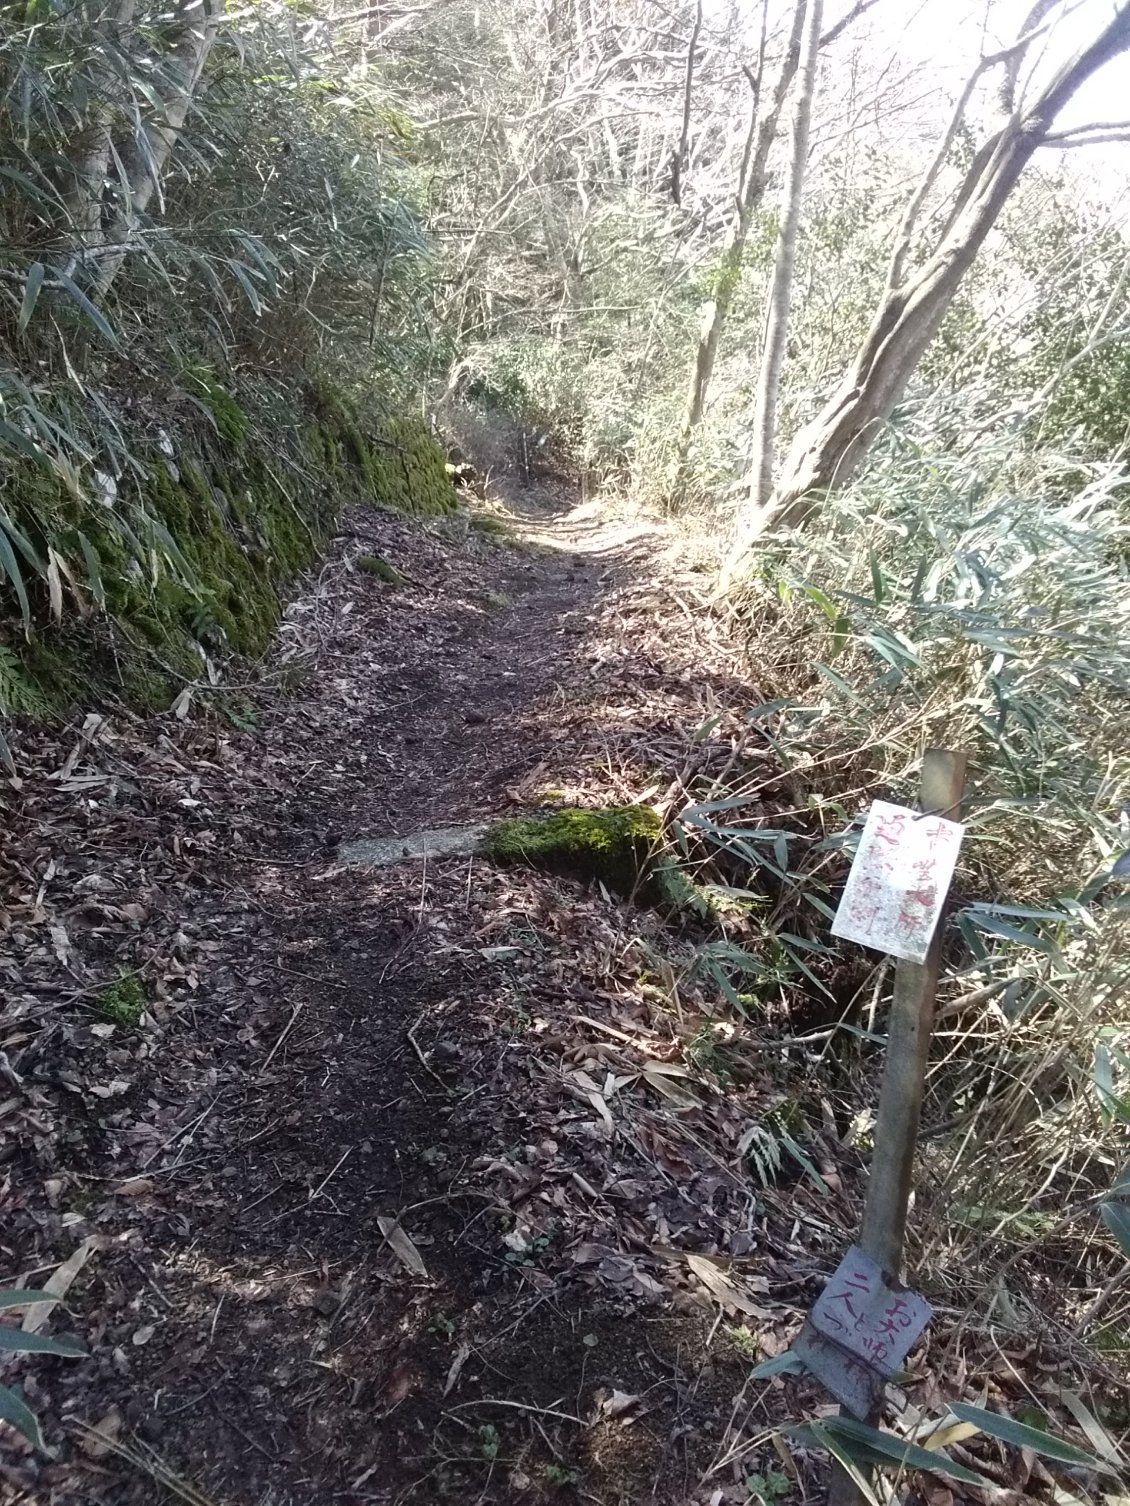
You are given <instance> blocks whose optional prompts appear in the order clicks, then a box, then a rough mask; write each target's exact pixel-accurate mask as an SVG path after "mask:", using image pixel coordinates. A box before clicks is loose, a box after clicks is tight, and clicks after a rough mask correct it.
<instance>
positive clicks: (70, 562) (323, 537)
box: [0, 362, 456, 716]
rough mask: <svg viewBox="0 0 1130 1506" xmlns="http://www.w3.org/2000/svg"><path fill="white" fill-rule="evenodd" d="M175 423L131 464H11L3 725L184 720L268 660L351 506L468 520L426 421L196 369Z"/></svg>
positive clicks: (1, 538) (3, 580)
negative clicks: (180, 698) (299, 576)
mask: <svg viewBox="0 0 1130 1506" xmlns="http://www.w3.org/2000/svg"><path fill="white" fill-rule="evenodd" d="M160 419H161V422H160V424H159V425H158V424H156V423H150V424H148V425H145V426H143V425H141V424H140V423H139V424H138V425H137V428H138V431H139V432H131V434H130V436H129V437H130V447H129V453H128V458H127V459H126V460H125V462H124V463H123V462H122V460H121V459H120V458H119V460H118V463H117V464H114V465H112V464H111V462H109V461H108V460H106V459H95V458H94V457H93V456H92V457H91V461H90V464H89V466H87V467H85V468H83V469H82V470H76V469H75V468H73V467H72V468H70V469H69V470H66V469H59V468H56V467H54V466H52V465H51V463H50V462H48V461H47V459H46V457H45V456H44V455H43V454H39V455H36V454H34V453H28V454H27V455H26V456H21V457H20V458H18V459H15V460H6V462H5V464H4V474H3V476H2V478H0V483H2V498H0V715H2V714H25V715H33V716H34V715H40V716H43V715H50V714H51V713H53V712H55V713H60V712H63V711H65V710H66V708H67V707H68V706H69V705H70V704H72V703H73V702H74V701H76V700H79V699H81V700H85V701H89V700H90V699H91V698H92V697H93V698H94V699H98V698H99V697H101V696H103V695H116V696H118V697H120V698H123V699H125V700H126V701H127V702H129V703H131V704H133V705H135V706H137V707H139V708H141V709H155V710H159V709H164V708H167V707H168V705H169V704H170V702H171V700H172V699H173V697H175V695H176V694H177V693H178V691H179V689H181V688H182V687H183V685H184V684H185V683H186V682H192V681H194V680H196V679H197V678H199V677H200V676H201V674H202V672H203V671H204V670H205V659H206V657H208V656H213V657H214V656H216V655H219V654H222V653H224V652H234V653H238V654H243V655H247V656H257V655H259V654H261V653H263V652H264V650H265V649H266V648H267V646H268V644H269V643H270V640H271V636H272V634H273V632H274V629H275V626H276V624H277V622H278V619H279V615H280V611H281V593H282V591H283V590H284V589H285V586H286V584H287V582H288V581H289V580H290V579H291V578H292V577H293V576H294V575H295V574H296V573H297V572H298V571H299V570H301V569H302V568H303V567H304V566H306V565H307V564H309V563H310V561H311V560H312V559H314V558H315V557H316V556H317V554H318V552H319V551H320V549H321V548H322V547H323V545H324V544H325V542H326V541H327V539H328V537H329V535H330V532H331V530H332V527H333V525H334V522H335V519H336V518H337V516H338V514H339V513H340V510H341V508H342V507H343V506H344V505H346V504H350V503H358V502H361V503H365V502H368V503H371V504H373V505H375V506H380V507H385V508H391V509H394V510H396V511H399V512H402V513H407V514H410V515H415V516H433V515H436V514H440V513H444V512H449V511H452V510H454V508H455V506H456V497H455V492H454V489H453V487H452V484H451V480H450V477H449V475H448V472H447V468H446V462H445V456H444V454H443V451H442V450H441V448H440V447H439V445H438V444H437V443H436V441H435V439H434V438H433V436H432V434H431V433H430V431H429V429H428V427H427V425H426V424H425V423H424V422H423V421H422V420H421V419H419V418H414V417H406V416H404V415H400V414H381V413H377V412H368V413H363V412H362V411H361V409H360V408H359V407H358V405H356V404H355V403H353V402H350V401H348V400H347V399H346V398H344V397H342V396H341V395H339V394H337V393H334V392H332V391H329V390H328V389H326V388H324V387H308V388H307V389H306V390H305V391H303V392H302V393H301V394H300V395H299V396H298V397H297V398H292V399H289V400H288V399H285V398H282V397H281V396H280V395H279V394H278V393H273V394H270V393H268V394H266V395H264V394H261V393H250V392H245V391H243V390H241V389H240V388H238V387H237V385H236V383H235V381H234V380H233V379H232V378H231V377H230V376H226V377H222V376H221V375H220V374H218V373H217V372H216V371H215V370H213V369H212V368H211V367H209V366H207V365H205V364H203V363H201V362H197V363H193V364H191V365H189V366H186V367H185V369H184V370H183V372H182V373H181V378H180V382H179V385H178V390H177V391H176V392H175V393H174V394H173V395H172V397H171V400H170V401H169V403H168V404H167V405H166V407H165V409H164V411H161V413H160ZM29 451H30V447H29Z"/></svg>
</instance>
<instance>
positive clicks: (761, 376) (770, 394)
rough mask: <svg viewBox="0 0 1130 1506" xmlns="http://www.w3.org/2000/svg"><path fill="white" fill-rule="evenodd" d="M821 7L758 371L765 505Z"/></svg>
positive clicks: (801, 95) (759, 475) (811, 27)
mask: <svg viewBox="0 0 1130 1506" xmlns="http://www.w3.org/2000/svg"><path fill="white" fill-rule="evenodd" d="M821 12H822V3H821V0H808V13H807V15H806V17H805V25H804V51H803V58H802V61H801V77H800V89H799V92H798V94H797V102H796V119H795V120H794V122H793V141H792V152H791V154H790V156H789V170H788V174H787V176H786V178H785V192H784V201H783V204H782V206H781V228H780V231H779V233H778V236H777V249H776V252H775V254H774V258H773V284H772V287H771V289H770V292H769V307H768V310H767V313H766V320H765V344H764V347H763V349H762V352H761V370H760V371H759V373H758V378H757V397H756V400H755V403H754V410H753V412H754V417H753V444H754V466H755V471H754V480H753V487H752V493H751V495H752V498H753V501H754V502H755V503H756V504H757V506H758V507H762V506H764V504H765V503H766V502H767V501H768V499H769V497H770V495H771V494H772V491H773V463H774V449H775V447H776V443H777V400H778V397H779V395H780V391H781V370H782V367H783V366H784V363H785V342H786V340H787V339H788V334H789V310H790V308H791V307H792V296H793V280H794V276H795V273H796V247H797V236H798V233H799V231H800V212H801V200H802V198H803V196H804V172H805V167H806V166H807V163H808V138H809V134H810V131H811V127H812V100H813V96H814V95H815V93H816V72H817V63H818V58H819V52H820V21H821Z"/></svg>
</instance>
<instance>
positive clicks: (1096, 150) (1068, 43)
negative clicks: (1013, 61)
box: [825, 0, 1130, 204]
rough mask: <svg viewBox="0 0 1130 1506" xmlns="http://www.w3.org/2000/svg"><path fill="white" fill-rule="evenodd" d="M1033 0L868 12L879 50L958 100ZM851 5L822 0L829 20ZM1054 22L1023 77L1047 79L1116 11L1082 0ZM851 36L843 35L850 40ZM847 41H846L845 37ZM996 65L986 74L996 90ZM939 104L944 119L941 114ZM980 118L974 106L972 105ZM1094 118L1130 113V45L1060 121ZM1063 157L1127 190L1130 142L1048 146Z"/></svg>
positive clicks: (1120, 118) (923, 3)
mask: <svg viewBox="0 0 1130 1506" xmlns="http://www.w3.org/2000/svg"><path fill="white" fill-rule="evenodd" d="M1031 6H1032V0H994V3H991V4H987V3H986V0H978V3H973V0H879V3H878V4H877V5H876V6H875V8H874V10H873V11H871V12H869V13H868V15H867V17H866V22H865V23H864V24H866V25H867V28H868V38H869V41H870V42H873V43H874V44H875V46H876V48H877V50H879V51H880V52H882V51H886V53H887V54H888V55H891V54H894V55H897V57H898V58H899V60H900V62H901V64H902V65H903V66H904V67H905V66H906V65H907V64H920V65H922V67H923V69H924V74H925V76H927V77H931V78H932V79H936V80H937V83H938V86H939V88H940V89H941V90H942V91H944V93H945V94H946V95H947V96H948V98H949V100H951V101H952V100H953V99H954V98H955V97H956V95H957V94H958V93H959V92H960V90H961V87H962V85H963V83H964V81H965V79H966V77H967V76H968V74H969V73H970V71H971V70H972V68H973V67H974V66H975V65H976V62H977V59H978V57H979V56H981V54H982V53H992V52H995V51H997V50H998V49H999V48H1001V47H1003V46H1007V45H1008V43H1010V42H1012V41H1014V40H1015V39H1016V37H1017V35H1018V34H1019V31H1020V28H1021V25H1022V23H1023V20H1024V17H1025V15H1026V14H1027V13H1028V12H1029V11H1030V10H1031ZM847 8H849V0H825V15H826V17H827V22H826V24H831V23H833V22H834V21H836V20H837V19H838V18H839V17H840V16H841V15H842V14H843V13H844V11H845V10H846V9H847ZM1067 9H1068V10H1069V14H1067V15H1065V16H1064V17H1063V19H1062V20H1060V21H1058V22H1057V24H1056V26H1055V28H1054V30H1053V31H1052V32H1050V33H1049V34H1048V35H1047V36H1046V37H1041V38H1040V39H1039V40H1038V41H1037V42H1036V43H1035V44H1033V47H1032V49H1031V53H1030V56H1029V57H1028V59H1027V60H1026V66H1025V69H1024V72H1023V73H1022V75H1021V78H1022V80H1023V79H1024V78H1025V77H1026V76H1028V75H1031V74H1034V77H1035V80H1036V82H1037V84H1039V83H1041V82H1042V81H1043V80H1045V79H1046V78H1047V77H1048V75H1049V73H1050V72H1052V71H1053V70H1054V69H1055V68H1057V67H1058V66H1059V65H1060V64H1061V63H1062V62H1063V61H1064V60H1065V59H1066V58H1067V57H1069V56H1071V55H1073V54H1074V53H1075V52H1076V51H1077V50H1078V48H1079V47H1080V46H1081V45H1084V44H1085V43H1086V42H1087V41H1089V40H1090V39H1091V38H1093V37H1094V36H1095V35H1096V33H1097V32H1098V31H1099V30H1100V29H1101V27H1102V26H1103V24H1104V22H1105V21H1106V20H1107V19H1108V18H1109V17H1110V16H1111V15H1112V13H1113V11H1114V9H1115V6H1114V0H1078V3H1075V4H1073V5H1071V6H1069V7H1067ZM846 40H847V39H846V38H845V41H846ZM840 45H841V46H842V45H843V44H842V43H841V44H840ZM999 77H1000V75H999V73H998V74H996V75H995V77H994V78H992V79H990V80H989V82H988V86H987V89H986V91H985V94H986V95H987V96H989V97H991V94H992V92H993V91H994V90H995V88H996V83H997V80H999ZM942 113H943V112H941V111H940V112H939V121H940V118H941V114H942ZM973 118H974V119H976V112H974V116H973ZM1095 121H1114V122H1125V121H1130V52H1128V53H1124V54H1122V55H1121V56H1120V57H1116V58H1114V59H1113V60H1112V61H1111V62H1109V63H1107V64H1105V66H1104V67H1103V68H1102V69H1101V70H1100V71H1099V72H1098V73H1097V74H1096V75H1095V77H1093V78H1092V79H1091V80H1090V82H1089V83H1087V84H1085V85H1084V86H1083V88H1082V89H1081V90H1080V91H1079V93H1078V94H1077V95H1076V97H1075V99H1074V100H1073V101H1072V103H1071V105H1069V106H1068V108H1067V109H1066V110H1065V111H1064V113H1063V115H1062V116H1061V117H1060V119H1059V121H1058V122H1057V125H1058V126H1059V127H1060V128H1066V127H1071V126H1078V125H1086V124H1089V123H1091V122H1095ZM1047 156H1048V157H1049V159H1050V160H1052V161H1056V162H1058V161H1059V160H1060V159H1062V158H1063V157H1064V156H1066V157H1067V158H1068V159H1069V163H1070V167H1071V168H1072V169H1073V170H1074V171H1076V172H1078V173H1080V174H1081V175H1082V176H1083V177H1084V178H1086V179H1087V180H1089V181H1090V182H1091V183H1093V184H1094V186H1095V187H1096V188H1097V189H1098V190H1099V192H1101V194H1102V197H1103V198H1105V199H1107V200H1108V201H1109V202H1111V203H1112V204H1113V203H1114V202H1116V201H1118V200H1120V199H1122V198H1124V197H1126V196H1127V188H1128V186H1130V143H1112V144H1104V145H1099V146H1088V147H1080V148H1076V149H1073V150H1072V151H1071V152H1069V153H1056V154H1053V153H1052V152H1051V151H1050V150H1049V151H1048V152H1047Z"/></svg>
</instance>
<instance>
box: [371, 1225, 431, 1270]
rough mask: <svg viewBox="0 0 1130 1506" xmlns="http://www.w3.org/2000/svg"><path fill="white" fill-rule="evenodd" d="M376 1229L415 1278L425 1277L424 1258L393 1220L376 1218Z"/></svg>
mask: <svg viewBox="0 0 1130 1506" xmlns="http://www.w3.org/2000/svg"><path fill="white" fill-rule="evenodd" d="M377 1227H378V1228H379V1229H380V1231H381V1233H382V1234H383V1235H384V1237H385V1238H386V1239H387V1240H388V1243H389V1246H390V1248H391V1249H392V1252H393V1254H394V1255H396V1257H397V1258H398V1259H399V1260H400V1261H401V1262H402V1263H403V1264H404V1265H406V1266H407V1267H408V1269H409V1270H410V1271H413V1272H415V1274H416V1275H417V1276H423V1277H425V1279H426V1277H427V1274H428V1268H427V1266H426V1265H425V1264H424V1257H423V1256H422V1255H421V1254H420V1252H419V1250H418V1249H417V1248H416V1246H415V1245H414V1244H413V1243H412V1241H411V1240H410V1239H409V1238H408V1235H407V1234H405V1232H404V1230H403V1229H402V1228H401V1227H400V1225H399V1224H398V1223H397V1221H396V1219H394V1218H378V1219H377Z"/></svg>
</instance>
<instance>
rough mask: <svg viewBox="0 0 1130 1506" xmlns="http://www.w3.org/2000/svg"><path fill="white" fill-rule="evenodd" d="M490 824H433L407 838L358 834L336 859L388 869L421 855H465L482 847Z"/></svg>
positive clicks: (458, 856)
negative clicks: (428, 828)
mask: <svg viewBox="0 0 1130 1506" xmlns="http://www.w3.org/2000/svg"><path fill="white" fill-rule="evenodd" d="M489 830H490V827H489V826H485V825H482V826H436V827H433V828H432V829H431V830H430V831H414V832H412V833H410V834H409V835H408V836H406V837H359V838H358V839H357V840H356V841H355V842H343V843H342V844H341V846H340V847H339V848H338V852H337V855H338V861H339V862H341V863H349V864H352V865H354V866H355V867H358V868H391V867H392V866H393V865H394V864H396V863H411V862H414V861H416V860H418V859H420V858H425V859H426V858H466V857H470V856H471V854H472V853H476V852H479V851H481V850H482V845H483V839H484V838H485V837H486V834H487V832H488V831H489Z"/></svg>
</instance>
